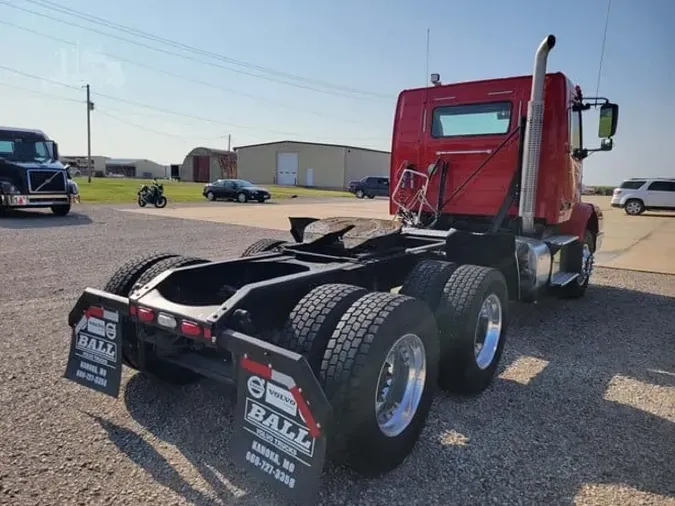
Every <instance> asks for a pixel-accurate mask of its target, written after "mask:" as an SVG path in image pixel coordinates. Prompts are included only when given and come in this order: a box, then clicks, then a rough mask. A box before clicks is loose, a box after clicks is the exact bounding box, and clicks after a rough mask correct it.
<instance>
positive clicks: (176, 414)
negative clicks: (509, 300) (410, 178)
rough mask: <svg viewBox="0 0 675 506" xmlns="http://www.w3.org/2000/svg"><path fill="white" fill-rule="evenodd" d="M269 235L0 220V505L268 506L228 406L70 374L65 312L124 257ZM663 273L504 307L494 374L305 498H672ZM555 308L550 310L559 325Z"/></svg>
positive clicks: (137, 219) (98, 220)
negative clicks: (84, 382)
mask: <svg viewBox="0 0 675 506" xmlns="http://www.w3.org/2000/svg"><path fill="white" fill-rule="evenodd" d="M263 236H279V237H286V234H283V233H280V232H274V231H270V232H268V233H266V231H265V230H261V229H248V228H243V227H235V226H231V225H221V224H216V223H207V222H198V221H187V220H178V219H165V218H150V217H145V216H142V215H137V214H133V213H122V212H118V211H114V210H113V209H112V208H110V207H104V206H97V207H90V206H81V207H79V208H78V211H77V213H76V214H73V215H71V216H69V217H66V218H55V217H52V216H51V215H46V216H44V217H42V216H37V217H36V216H34V215H33V216H23V217H20V218H16V219H3V220H1V221H0V254H1V255H2V256H1V257H0V258H2V261H1V263H0V284H1V285H2V286H3V287H4V288H3V290H2V291H1V292H0V322H2V338H1V339H0V357H1V358H2V366H0V413H1V416H0V503H1V504H13V505H19V504H40V505H45V504H162V505H168V504H199V505H209V506H210V505H216V504H237V505H249V504H265V505H269V504H274V503H276V498H274V497H271V496H269V495H268V494H267V492H265V491H264V490H262V489H261V488H260V487H258V486H256V484H255V483H252V482H251V481H250V480H249V479H247V477H246V475H245V474H244V473H243V472H241V471H239V470H237V468H236V467H235V466H234V465H233V464H232V463H231V462H230V460H229V459H228V457H227V455H228V444H229V439H230V433H231V430H230V426H231V423H232V416H231V407H232V399H231V397H230V396H229V394H228V392H227V391H224V390H222V389H221V388H220V387H219V386H218V385H215V384H213V383H210V382H208V381H203V382H202V383H200V384H198V385H193V386H190V387H185V388H182V389H181V388H179V389H176V388H172V387H168V386H162V385H157V384H154V383H153V382H151V381H149V380H146V379H144V378H142V377H140V375H134V374H131V373H129V372H128V371H126V372H125V377H124V378H125V379H124V384H123V394H122V395H121V396H120V399H118V400H113V399H110V398H108V397H105V396H103V395H100V394H96V393H94V392H90V391H88V390H86V389H84V388H80V387H78V386H76V385H74V384H71V383H69V382H67V381H65V380H64V379H62V375H63V372H64V369H65V360H66V357H67V350H68V342H69V329H68V327H67V325H66V317H67V313H68V311H69V310H70V308H71V306H72V304H73V303H74V302H75V300H76V298H77V296H78V295H79V293H80V292H81V290H82V289H83V288H84V287H86V286H101V285H102V284H103V283H104V282H105V280H106V279H107V277H108V276H109V275H110V274H111V273H112V272H113V270H114V269H115V268H116V266H117V265H119V264H120V263H122V262H123V261H124V260H125V259H126V258H127V257H130V256H132V255H137V254H142V253H146V252H153V251H175V252H176V253H182V254H189V255H196V256H205V257H209V258H216V257H227V256H235V255H238V254H239V253H240V252H241V251H242V250H243V249H244V248H245V247H246V246H247V245H248V244H250V243H251V242H253V241H254V240H256V239H258V238H260V237H263ZM673 308H675V277H674V276H670V277H669V276H665V275H654V274H645V273H636V272H629V271H618V270H607V269H599V270H598V271H596V275H595V277H594V284H593V285H592V286H591V288H590V289H589V292H588V295H587V298H586V299H585V302H583V303H582V302H565V303H561V302H557V301H556V302H547V303H545V304H542V305H540V306H539V307H537V308H531V309H528V310H527V311H523V310H522V308H519V309H516V310H515V317H514V320H513V323H512V327H511V330H510V342H509V344H507V352H506V355H505V357H504V367H505V371H504V372H503V373H502V376H501V378H500V379H499V380H498V381H497V382H495V384H494V386H493V387H492V388H491V389H490V390H489V391H487V392H486V393H485V394H484V395H482V396H481V397H479V398H476V399H471V400H461V399H454V398H451V397H444V396H442V397H439V398H438V399H437V400H436V402H435V404H434V408H433V411H432V415H431V417H430V420H429V423H428V426H427V428H426V430H425V431H424V433H423V437H422V440H421V441H420V443H419V445H418V446H417V448H416V450H415V451H414V453H413V455H412V456H411V457H410V458H409V459H408V460H407V461H406V462H405V463H404V465H403V466H402V467H400V468H399V469H397V470H396V471H394V472H393V473H391V474H389V475H387V476H386V477H384V478H382V479H379V480H362V479H357V478H356V477H354V476H352V475H351V474H349V473H347V472H344V471H338V470H329V471H328V472H327V473H326V476H325V480H324V486H323V488H322V491H321V497H320V500H321V503H322V504H369V505H374V504H383V505H394V504H406V505H411V504H420V505H422V504H424V505H432V504H439V505H441V504H443V505H448V504H462V505H469V504H528V505H529V504H555V505H562V504H589V505H590V504H594V505H595V504H598V505H599V504H602V505H619V504H620V505H633V504H635V505H637V504H675V479H673V464H672V462H673V456H674V455H675V425H674V424H675V347H674V346H673V335H675V334H674V332H673V329H674V328H675V310H674V309H673ZM562 317H567V318H566V319H565V320H563V319H562Z"/></svg>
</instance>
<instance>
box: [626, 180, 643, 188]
mask: <svg viewBox="0 0 675 506" xmlns="http://www.w3.org/2000/svg"><path fill="white" fill-rule="evenodd" d="M644 184H645V181H624V182H623V183H621V188H622V189H624V190H637V189H638V188H641V187H642V185H644Z"/></svg>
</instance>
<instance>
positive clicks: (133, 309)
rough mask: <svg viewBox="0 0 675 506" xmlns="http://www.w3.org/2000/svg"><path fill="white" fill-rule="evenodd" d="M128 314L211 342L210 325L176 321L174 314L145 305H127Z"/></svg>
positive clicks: (145, 321)
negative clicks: (157, 310) (203, 325)
mask: <svg viewBox="0 0 675 506" xmlns="http://www.w3.org/2000/svg"><path fill="white" fill-rule="evenodd" d="M129 315H131V316H135V317H137V318H138V319H139V320H140V321H142V322H144V323H157V325H159V326H161V327H165V328H169V329H172V330H174V331H175V330H178V331H179V332H180V333H181V334H183V335H184V336H187V337H203V338H204V339H208V340H210V341H212V342H213V335H212V333H211V328H210V327H202V326H201V325H199V323H196V322H193V321H190V320H180V324H179V323H178V320H177V318H176V317H175V316H174V315H171V314H169V313H164V312H158V313H157V314H155V311H154V310H152V309H150V308H147V307H137V306H130V307H129Z"/></svg>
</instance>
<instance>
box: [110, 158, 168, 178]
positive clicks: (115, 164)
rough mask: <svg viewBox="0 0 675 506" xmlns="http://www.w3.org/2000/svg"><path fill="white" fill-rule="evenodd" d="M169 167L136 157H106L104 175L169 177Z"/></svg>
mask: <svg viewBox="0 0 675 506" xmlns="http://www.w3.org/2000/svg"><path fill="white" fill-rule="evenodd" d="M168 172H169V168H168V167H167V166H166V165H160V164H159V163H156V162H153V161H152V160H145V159H136V158H108V159H107V160H106V161H105V174H106V176H110V175H117V176H124V177H139V178H144V179H152V178H158V179H160V178H165V177H169V173H168Z"/></svg>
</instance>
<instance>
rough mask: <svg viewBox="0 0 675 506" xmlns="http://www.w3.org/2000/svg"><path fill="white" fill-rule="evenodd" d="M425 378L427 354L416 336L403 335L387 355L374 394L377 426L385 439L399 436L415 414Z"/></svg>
mask: <svg viewBox="0 0 675 506" xmlns="http://www.w3.org/2000/svg"><path fill="white" fill-rule="evenodd" d="M426 376H427V354H426V350H425V348H424V343H422V340H421V339H420V338H419V336H418V335H417V334H405V335H404V336H403V337H401V338H399V339H398V340H397V341H396V342H395V343H394V344H393V346H392V347H391V348H389V352H388V353H387V357H386V358H385V360H384V363H383V364H382V367H381V368H380V376H379V380H378V382H377V390H376V392H375V416H376V418H377V425H378V426H379V428H380V430H381V431H382V433H383V434H384V435H385V436H387V437H396V436H398V435H399V434H401V433H402V432H403V431H404V430H405V429H406V428H407V427H408V426H409V425H410V422H412V419H413V418H414V417H415V413H417V408H418V407H419V404H420V400H421V399H422V393H423V392H424V385H425V383H426Z"/></svg>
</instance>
